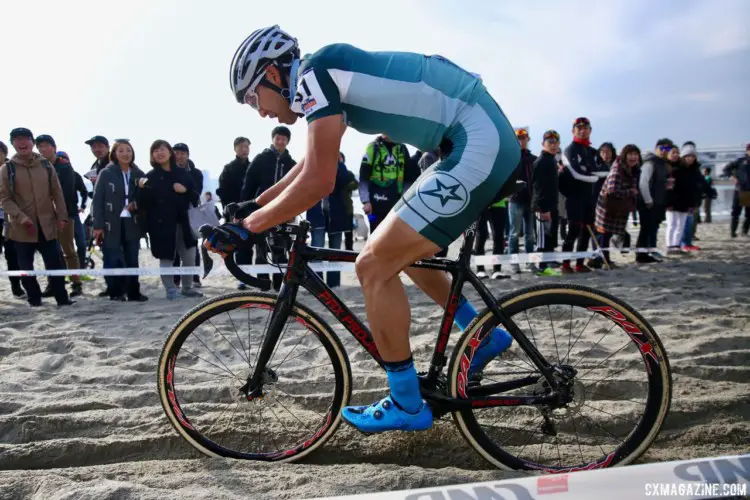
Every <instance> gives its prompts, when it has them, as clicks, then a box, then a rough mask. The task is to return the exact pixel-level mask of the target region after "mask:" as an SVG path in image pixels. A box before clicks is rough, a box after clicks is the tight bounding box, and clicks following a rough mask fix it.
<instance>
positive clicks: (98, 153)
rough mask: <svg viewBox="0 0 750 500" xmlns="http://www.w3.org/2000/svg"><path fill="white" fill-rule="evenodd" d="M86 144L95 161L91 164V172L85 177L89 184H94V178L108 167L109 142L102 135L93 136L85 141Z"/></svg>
mask: <svg viewBox="0 0 750 500" xmlns="http://www.w3.org/2000/svg"><path fill="white" fill-rule="evenodd" d="M86 144H88V145H89V147H90V148H91V153H92V154H93V155H94V157H95V158H96V160H94V163H92V164H91V170H90V171H89V172H88V173H87V174H86V175H85V177H86V178H87V179H88V180H90V181H91V184H96V177H97V176H98V175H99V172H101V170H102V169H103V168H104V167H106V166H107V165H109V141H108V140H107V138H106V137H104V136H103V135H95V136H94V137H92V138H91V139H89V140H88V141H86Z"/></svg>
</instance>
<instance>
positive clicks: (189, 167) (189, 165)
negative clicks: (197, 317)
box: [172, 142, 203, 288]
mask: <svg viewBox="0 0 750 500" xmlns="http://www.w3.org/2000/svg"><path fill="white" fill-rule="evenodd" d="M172 149H173V150H174V154H175V158H176V163H177V167H178V168H182V169H185V170H186V171H187V172H188V174H190V178H191V179H192V180H193V188H194V189H195V192H196V193H198V200H200V196H201V192H202V191H203V173H202V172H201V171H200V170H198V169H197V168H196V167H195V163H193V160H191V159H190V148H188V146H187V144H185V143H182V142H178V143H177V144H175V145H174V146H173V147H172ZM195 265H196V266H200V265H201V255H200V251H199V250H198V246H197V245H196V246H195ZM174 266H175V267H180V254H179V253H178V254H177V255H176V256H175V258H174ZM180 280H181V277H180V276H179V275H177V276H175V277H174V282H175V285H177V286H180ZM193 286H194V287H195V288H200V287H201V286H202V285H201V279H200V276H198V275H197V274H196V275H194V276H193Z"/></svg>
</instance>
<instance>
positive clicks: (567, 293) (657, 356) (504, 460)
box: [448, 284, 672, 473]
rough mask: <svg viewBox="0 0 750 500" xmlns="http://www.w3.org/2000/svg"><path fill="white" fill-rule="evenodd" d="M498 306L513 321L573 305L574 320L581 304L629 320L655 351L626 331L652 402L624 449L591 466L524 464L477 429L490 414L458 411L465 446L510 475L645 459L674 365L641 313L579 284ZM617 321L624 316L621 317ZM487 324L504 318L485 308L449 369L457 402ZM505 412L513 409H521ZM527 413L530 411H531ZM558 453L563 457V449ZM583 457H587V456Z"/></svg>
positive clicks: (543, 288)
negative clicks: (554, 306)
mask: <svg viewBox="0 0 750 500" xmlns="http://www.w3.org/2000/svg"><path fill="white" fill-rule="evenodd" d="M497 304H498V305H499V306H500V307H501V308H502V309H503V311H505V312H506V313H507V315H508V317H509V318H510V317H512V316H514V315H515V314H516V313H519V312H522V311H525V310H529V309H531V308H533V307H539V306H544V305H551V304H565V305H571V315H572V307H573V305H579V306H581V307H586V308H589V307H592V306H597V305H598V306H600V307H604V308H608V309H606V310H605V311H604V312H602V314H612V315H616V314H617V313H619V314H621V315H622V316H624V320H625V321H627V322H629V323H630V324H634V325H636V327H637V328H638V329H639V330H640V333H641V334H643V337H639V339H640V340H645V341H646V342H647V343H648V344H649V345H650V346H651V347H650V349H646V350H650V352H652V353H653V354H654V356H653V357H651V356H650V355H649V356H647V355H646V353H644V349H641V346H640V344H637V343H636V342H635V340H634V339H633V335H631V334H629V333H627V332H625V330H624V329H623V330H622V331H623V332H625V333H626V335H627V336H628V337H630V341H631V342H633V344H635V345H636V346H637V347H638V348H639V350H640V351H641V356H642V357H643V360H644V364H645V365H646V367H647V368H646V372H647V373H648V376H647V378H648V387H649V389H648V396H647V402H646V403H645V409H644V411H643V415H642V416H641V417H640V420H639V422H638V424H637V426H636V427H635V428H634V429H633V430H632V431H631V432H630V433H629V434H628V435H627V437H626V438H625V440H624V441H623V442H622V444H621V445H620V446H619V447H617V448H616V449H615V450H614V451H612V452H611V453H609V454H607V455H605V456H602V457H599V458H597V459H595V460H592V461H590V462H587V463H575V464H573V465H567V464H566V465H562V464H561V465H559V466H552V465H548V464H540V463H536V462H534V461H530V460H524V459H523V458H520V457H518V456H516V455H514V454H512V453H509V452H508V451H506V450H505V449H504V448H503V447H502V443H496V442H494V441H493V440H492V439H491V438H490V437H489V436H488V435H487V433H486V432H485V431H484V430H483V428H482V427H481V426H480V425H479V424H478V421H477V418H476V414H478V413H479V412H482V411H487V410H485V409H470V410H463V411H456V412H453V418H454V421H455V423H456V426H457V427H458V429H459V432H460V433H461V434H462V435H463V437H464V438H465V439H466V441H467V442H469V444H470V445H471V446H472V447H473V448H474V449H475V450H476V451H477V452H478V453H479V454H480V455H481V456H482V457H484V458H485V459H486V460H487V461H489V462H490V463H492V464H493V465H495V466H496V467H498V468H501V469H510V470H541V471H545V472H548V473H564V472H572V471H577V470H591V469H597V468H605V467H611V466H615V465H627V464H629V463H631V462H633V461H634V460H636V459H637V458H638V457H640V456H641V455H642V454H643V453H644V452H645V451H646V450H647V449H648V447H649V446H650V445H651V444H652V443H653V441H654V439H656V437H657V435H658V433H659V431H660V429H661V427H662V425H663V423H664V420H665V419H666V416H667V414H668V412H669V408H670V405H671V397H672V376H671V370H670V367H669V360H668V358H667V354H666V351H665V350H664V347H663V345H662V343H661V340H660V339H659V337H658V336H657V335H656V333H655V332H654V330H653V328H652V327H651V325H649V324H648V322H647V321H646V320H645V319H644V318H643V317H642V316H641V315H640V314H639V313H638V312H637V311H635V310H634V309H633V308H632V307H630V306H628V305H627V304H626V303H624V302H623V301H621V300H619V299H617V298H615V297H613V296H611V295H609V294H607V293H604V292H601V291H598V290H595V289H592V288H589V287H585V286H580V285H571V284H547V285H539V286H534V287H529V288H524V289H521V290H518V291H515V292H511V293H508V294H506V295H504V296H503V297H501V298H500V299H498V300H497ZM610 308H611V309H610ZM550 314H551V313H550ZM618 318H620V317H619V316H618ZM620 319H622V318H620ZM550 320H551V318H550ZM488 321H491V322H492V323H490V325H499V324H500V321H499V318H497V317H495V315H494V314H493V313H492V312H491V311H490V310H489V309H487V308H485V309H483V310H482V311H481V312H480V313H479V314H478V315H477V317H476V318H475V319H474V321H472V323H471V324H470V325H469V326H468V327H467V328H466V330H465V332H464V334H463V335H462V337H461V338H460V340H459V341H458V343H457V344H456V348H455V349H454V351H453V354H452V357H451V361H450V364H449V368H448V376H449V392H450V395H451V396H452V397H454V398H458V397H461V396H460V391H459V375H460V373H461V370H462V362H461V361H462V358H465V354H467V353H468V352H469V349H470V348H471V347H470V346H469V341H470V340H471V339H472V338H474V337H475V335H478V334H479V333H480V332H481V331H482V326H483V325H485V323H487V322H488ZM613 322H615V323H618V321H616V320H613ZM571 324H572V319H571ZM618 324H619V325H620V327H621V328H622V327H623V323H618ZM490 325H486V326H490ZM529 327H530V328H531V325H529ZM506 328H507V326H506ZM475 343H476V340H475ZM626 343H627V342H626ZM515 344H516V343H515V342H514V345H515ZM469 359H470V358H468V357H466V358H465V359H463V364H464V377H466V367H467V366H468V363H469ZM649 368H650V371H649ZM465 380H466V378H464V381H465ZM464 394H466V392H464ZM504 408H507V409H510V408H521V407H504ZM524 408H529V407H528V406H526V407H524ZM574 425H575V424H574ZM579 448H580V444H579ZM600 448H601V446H600ZM521 451H523V450H521ZM557 451H558V455H559V454H560V449H559V447H558V450H557ZM540 454H541V446H540ZM581 455H583V453H582V452H581ZM582 458H583V456H582Z"/></svg>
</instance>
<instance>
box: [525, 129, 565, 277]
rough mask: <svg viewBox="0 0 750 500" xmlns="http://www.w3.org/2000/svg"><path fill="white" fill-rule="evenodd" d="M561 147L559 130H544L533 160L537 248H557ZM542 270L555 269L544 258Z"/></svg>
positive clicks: (533, 199)
mask: <svg viewBox="0 0 750 500" xmlns="http://www.w3.org/2000/svg"><path fill="white" fill-rule="evenodd" d="M558 151H560V134H558V133H557V132H556V131H554V130H548V131H546V132H545V133H544V136H543V139H542V153H541V154H540V155H539V158H537V159H536V161H535V162H534V171H533V174H532V196H531V208H532V210H533V211H534V214H535V216H536V221H537V230H536V235H537V244H536V251H537V252H553V251H554V250H555V247H554V243H555V238H553V234H554V232H553V228H554V227H555V224H554V223H553V222H554V221H555V220H556V219H557V203H558V186H557V169H558V164H557V159H556V158H555V155H557V153H558ZM539 273H540V274H542V275H554V274H556V273H555V271H554V270H552V269H551V268H549V267H548V265H547V264H546V263H544V262H541V263H540V264H539Z"/></svg>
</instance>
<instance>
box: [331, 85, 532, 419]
mask: <svg viewBox="0 0 750 500" xmlns="http://www.w3.org/2000/svg"><path fill="white" fill-rule="evenodd" d="M446 137H447V138H449V139H450V140H451V141H452V142H453V150H452V152H451V154H449V155H448V156H447V157H446V158H444V159H443V160H442V161H440V162H438V163H436V164H434V165H433V166H432V167H430V168H429V169H428V170H426V171H425V172H424V173H423V174H422V176H420V179H419V180H418V181H417V182H416V183H415V184H414V185H413V186H412V187H411V188H410V189H409V190H408V191H407V192H406V194H405V195H404V197H403V198H402V199H401V200H400V201H399V202H398V203H397V204H396V206H395V207H394V210H393V212H391V213H390V214H389V215H388V216H387V217H386V219H385V220H384V221H383V224H382V225H383V227H381V228H380V229H378V232H377V234H375V235H373V237H372V239H371V240H369V241H368V243H367V245H365V248H364V249H363V251H362V253H361V254H360V256H359V257H358V259H357V274H358V275H359V278H360V281H361V283H362V291H363V294H364V296H365V304H366V309H367V316H368V320H369V322H370V327H371V329H372V332H373V336H374V337H375V341H376V344H377V346H378V349H379V350H380V352H381V355H382V356H383V359H384V360H385V361H386V366H385V368H386V373H387V375H388V383H389V386H390V388H391V395H390V396H389V397H388V398H386V399H384V400H382V401H380V402H378V403H376V404H375V405H372V406H371V407H356V408H355V407H349V408H345V409H344V411H343V412H342V415H343V417H344V419H345V420H346V421H347V422H349V423H351V424H352V425H354V426H355V427H357V428H358V429H360V430H364V431H368V432H379V431H384V430H392V429H401V430H418V429H424V428H426V427H429V426H430V425H431V424H432V421H431V418H432V417H431V414H430V412H429V409H428V408H426V406H425V405H424V403H423V402H422V401H421V395H420V393H419V382H418V379H417V375H416V370H415V369H414V364H413V361H412V359H411V349H410V347H409V339H408V331H409V324H410V312H409V304H408V300H407V297H406V294H405V292H404V288H403V285H402V284H401V282H400V279H399V277H398V273H399V272H400V271H401V270H403V269H404V268H406V267H407V266H408V265H410V264H412V263H413V262H415V261H416V260H419V259H421V258H425V257H428V256H431V255H434V254H435V253H436V252H437V251H439V250H440V249H441V248H443V247H447V246H448V245H450V243H451V242H453V241H454V240H455V239H456V238H457V237H458V236H459V235H460V234H461V232H462V231H463V230H464V229H465V228H467V227H468V226H469V225H470V224H471V223H472V222H474V221H475V220H476V219H477V217H478V216H479V214H480V213H481V211H482V210H484V209H485V208H486V207H487V205H489V203H490V202H491V201H492V199H493V198H494V196H495V195H496V194H497V192H498V187H499V186H502V185H503V184H504V182H505V181H506V180H507V179H508V178H509V177H510V175H511V174H512V172H513V170H514V169H515V166H516V165H517V163H518V159H519V157H520V150H519V147H518V142H517V140H516V139H515V134H514V133H513V129H512V127H511V126H510V124H509V123H508V121H507V119H506V118H505V116H504V115H503V113H502V111H501V110H500V108H499V107H498V106H497V104H496V103H495V102H494V101H493V100H492V98H491V97H490V96H489V94H485V95H484V96H483V97H481V98H480V99H479V101H478V102H477V104H475V105H474V106H472V107H470V108H467V109H466V110H465V112H464V113H463V116H462V117H461V118H460V119H459V120H458V123H457V124H456V125H454V126H453V127H451V128H450V129H449V131H448V133H447V134H446ZM417 400H418V401H419V403H420V406H419V407H416V404H417V403H416V401H417ZM427 417H429V422H428V421H427Z"/></svg>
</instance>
